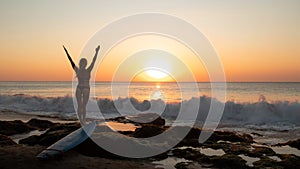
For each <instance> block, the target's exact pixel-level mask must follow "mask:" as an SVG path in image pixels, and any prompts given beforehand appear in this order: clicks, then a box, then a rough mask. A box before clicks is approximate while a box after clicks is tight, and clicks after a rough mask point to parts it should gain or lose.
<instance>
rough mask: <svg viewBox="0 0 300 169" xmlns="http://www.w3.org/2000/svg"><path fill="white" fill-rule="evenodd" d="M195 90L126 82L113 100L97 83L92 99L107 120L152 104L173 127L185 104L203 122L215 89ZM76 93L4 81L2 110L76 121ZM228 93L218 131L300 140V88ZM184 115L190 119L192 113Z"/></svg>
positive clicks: (93, 114) (237, 86)
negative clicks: (195, 104)
mask: <svg viewBox="0 0 300 169" xmlns="http://www.w3.org/2000/svg"><path fill="white" fill-rule="evenodd" d="M197 85H198V89H199V92H198V91H197V92H195V91H194V90H195V89H194V88H193V87H191V86H192V85H191V84H190V83H183V84H181V87H182V86H183V87H182V88H184V90H180V88H179V87H178V85H177V84H176V83H141V82H135V83H132V84H130V86H129V87H128V86H127V84H126V83H117V84H115V86H114V90H115V92H114V97H113V98H112V96H111V95H112V91H111V90H112V89H111V84H110V83H108V82H97V83H95V87H94V88H91V89H95V96H93V97H94V99H96V101H97V104H98V107H99V109H100V111H101V113H102V114H104V117H116V116H119V115H120V114H119V113H118V110H117V109H116V105H119V107H120V105H121V107H122V106H123V107H125V108H124V109H125V114H124V112H122V115H133V114H134V113H135V112H133V111H132V110H131V109H126V105H125V104H124V103H128V102H127V101H130V103H131V104H132V105H133V106H134V107H135V108H136V109H138V110H139V111H140V112H147V110H148V109H149V105H150V104H151V103H153V102H155V103H156V104H161V107H164V110H163V113H162V116H163V117H164V118H166V119H168V120H169V122H170V121H171V122H172V120H174V119H175V118H176V116H177V115H178V112H179V110H181V104H182V103H183V102H184V103H187V104H188V103H189V102H192V101H195V99H196V101H197V99H198V100H199V101H201V103H200V108H199V112H198V113H199V114H201V115H200V116H201V117H200V116H198V117H197V119H191V120H193V121H194V120H196V121H199V122H200V123H201V122H202V121H203V120H205V119H203V117H206V116H205V114H206V113H207V112H206V108H208V107H209V106H210V101H211V100H212V98H211V97H210V88H211V87H210V83H198V84H197ZM127 89H128V90H127ZM124 91H126V92H124ZM72 92H73V90H72V82H0V110H1V109H2V110H3V109H8V110H14V111H18V112H21V113H27V114H34V115H43V116H54V117H61V118H75V119H76V118H77V117H76V113H75V109H74V102H73V101H74V100H73V95H72ZM226 94H227V97H226V102H221V101H218V100H216V102H220V103H222V104H224V105H225V108H224V111H223V115H222V118H221V122H220V124H219V128H223V129H224V128H227V129H230V130H241V131H243V132H245V131H247V132H253V131H255V132H276V133H275V134H278V133H279V134H280V133H281V135H282V134H284V132H285V131H289V132H292V133H289V134H286V135H288V136H289V137H287V136H285V137H286V138H288V139H290V137H298V138H299V137H300V132H299V131H300V103H299V99H300V83H283V82H280V83H269V82H268V83H261V82H260V83H245V82H243V83H227V91H226ZM182 96H184V97H182ZM112 99H114V101H112ZM126 110H127V111H126ZM183 111H186V112H184V113H187V116H188V113H189V112H188V110H183ZM154 113H155V112H154ZM98 114H99V112H98V109H88V114H87V117H89V118H98V117H99V116H98ZM203 114H204V116H203ZM188 122H189V121H181V122H179V123H181V124H183V125H184V123H188ZM263 134H265V135H267V133H263ZM273 134H274V133H273ZM272 137H273V135H272ZM280 137H281V136H280ZM264 139H266V138H264ZM268 141H274V139H270V140H268Z"/></svg>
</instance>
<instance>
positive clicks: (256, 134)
mask: <svg viewBox="0 0 300 169" xmlns="http://www.w3.org/2000/svg"><path fill="white" fill-rule="evenodd" d="M251 134H252V135H254V136H258V137H262V136H263V135H261V134H259V133H256V132H252V133H251Z"/></svg>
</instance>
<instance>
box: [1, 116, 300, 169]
mask: <svg viewBox="0 0 300 169" xmlns="http://www.w3.org/2000/svg"><path fill="white" fill-rule="evenodd" d="M1 112H2V113H1V116H5V115H8V114H10V115H13V114H14V113H15V115H14V116H12V117H10V119H9V118H8V117H9V116H7V118H6V119H5V121H1V122H0V129H1V130H0V132H1V133H2V136H3V133H5V132H6V134H7V135H8V137H6V136H5V138H8V139H7V140H6V141H5V139H4V137H1V139H2V140H1V142H0V143H1V146H0V149H1V151H0V164H1V168H4V169H5V168H46V169H47V168H49V169H50V168H112V169H114V168H127V167H132V168H146V169H147V168H165V169H169V168H170V169H175V168H190V169H191V168H232V167H234V168H265V167H271V168H272V167H273V168H276V167H277V168H295V167H296V166H298V165H300V164H299V159H300V153H299V152H300V147H299V143H300V140H299V139H298V140H290V142H285V143H280V144H273V145H270V144H264V143H261V142H257V139H255V138H261V137H264V136H263V135H260V134H259V132H258V133H252V134H246V133H242V132H236V131H229V130H225V129H224V130H217V131H215V132H214V133H213V134H212V136H211V137H210V138H209V139H208V140H207V141H206V142H204V143H199V142H198V140H197V139H198V137H199V134H200V133H201V132H202V131H201V129H199V128H192V129H191V130H190V132H189V133H188V134H187V136H186V137H185V138H184V139H183V140H181V141H180V142H179V143H178V144H177V145H176V146H175V147H174V148H172V149H170V150H167V151H166V152H164V153H162V154H159V155H156V156H154V157H149V158H124V157H120V156H116V155H114V154H111V153H110V152H108V151H106V150H104V149H103V148H101V147H99V146H98V145H96V144H95V143H93V142H91V140H89V139H88V140H86V141H85V142H83V143H82V144H80V145H79V146H77V147H75V148H74V149H72V150H70V151H68V152H64V153H63V154H62V155H60V156H58V157H55V158H51V159H46V160H41V159H38V158H36V155H37V154H38V153H40V152H41V151H42V150H44V149H45V148H47V146H49V145H51V144H53V143H54V142H56V141H57V140H59V139H60V138H63V137H64V136H66V135H67V134H69V133H71V132H72V131H74V130H76V129H78V128H80V124H79V123H78V122H76V121H66V120H61V119H59V118H50V117H48V118H46V119H45V117H44V118H43V117H38V116H31V117H30V116H29V115H28V114H27V115H22V114H19V113H18V112H14V111H8V110H2V111H1ZM17 114H18V115H17ZM152 116H153V117H155V118H156V119H155V120H154V121H151V122H149V123H147V124H144V123H142V124H140V123H136V122H134V121H131V120H136V119H137V118H141V117H142V118H144V117H147V118H149V117H152ZM18 120H21V122H20V121H18ZM107 122H108V125H109V127H111V128H114V130H118V131H119V132H120V133H122V134H124V135H125V136H130V137H137V138H147V137H152V136H155V135H158V134H160V133H162V132H164V131H165V130H166V129H167V128H169V127H168V126H165V125H166V124H165V120H164V119H163V118H161V117H159V116H156V115H153V114H146V115H142V116H136V117H130V118H126V117H117V118H111V119H109V120H107ZM5 124H6V126H5ZM7 124H11V125H7ZM16 126H19V127H20V126H22V127H21V128H22V129H23V131H19V130H20V129H19V127H16ZM126 126H127V127H126ZM182 127H183V128H184V126H182ZM26 128H28V130H25V129H26ZM179 128H181V127H179ZM5 129H6V131H3V130H5ZM103 129H104V130H103ZM35 130H38V131H41V132H40V133H36V135H34V134H33V135H28V132H30V131H35ZM8 131H9V132H10V133H9V132H8ZM16 131H17V132H18V131H19V133H17V134H16ZM12 133H14V134H12ZM15 135H19V138H16V137H14V136H15ZM20 135H21V136H22V137H21V138H20ZM94 135H95V137H94V138H97V137H99V138H100V139H112V140H118V139H120V141H121V137H118V136H116V137H115V136H114V137H113V138H110V136H109V135H110V133H108V132H107V125H105V124H100V125H97V128H96V130H95V133H94ZM92 137H93V136H92ZM130 137H129V139H130ZM173 138H175V137H173V136H172V139H173ZM3 140H4V141H3ZM16 140H17V141H18V144H17V143H16V142H14V141H16ZM293 141H294V142H293ZM117 142H118V141H117ZM146 146H147V144H146ZM133 151H134V150H133Z"/></svg>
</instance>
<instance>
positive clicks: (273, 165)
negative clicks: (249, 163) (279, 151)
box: [253, 156, 281, 168]
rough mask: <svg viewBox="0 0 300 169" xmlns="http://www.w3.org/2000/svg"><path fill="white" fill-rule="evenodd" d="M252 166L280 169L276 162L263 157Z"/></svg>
mask: <svg viewBox="0 0 300 169" xmlns="http://www.w3.org/2000/svg"><path fill="white" fill-rule="evenodd" d="M253 166H254V168H281V167H280V166H279V164H278V162H277V161H275V160H273V159H270V158H269V157H265V156H264V157H262V158H261V159H260V160H259V161H255V162H254V163H253Z"/></svg>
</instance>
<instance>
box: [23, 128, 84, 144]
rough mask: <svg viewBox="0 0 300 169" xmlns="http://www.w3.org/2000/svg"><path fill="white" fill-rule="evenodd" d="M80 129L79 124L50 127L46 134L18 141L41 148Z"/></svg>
mask: <svg viewBox="0 0 300 169" xmlns="http://www.w3.org/2000/svg"><path fill="white" fill-rule="evenodd" d="M80 127H81V126H80V124H79V123H67V124H58V125H55V126H54V127H51V128H50V129H49V130H48V131H47V132H46V133H44V134H42V135H40V136H30V137H28V138H25V139H22V140H20V141H19V143H20V144H27V145H36V144H39V145H42V146H50V145H51V144H53V143H55V142H56V141H58V140H60V139H61V138H63V137H65V136H66V135H68V134H70V133H71V132H72V131H74V130H76V129H78V128H80Z"/></svg>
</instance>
